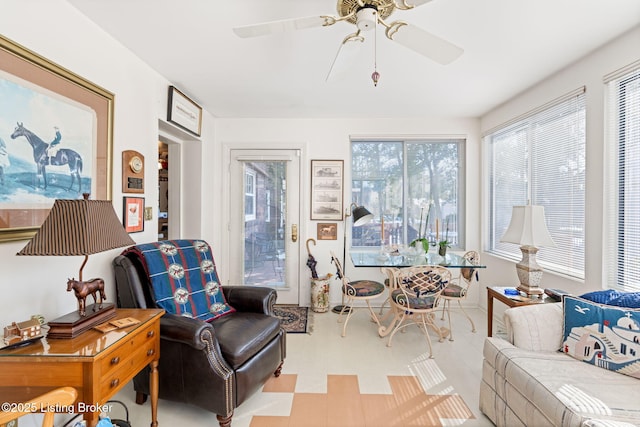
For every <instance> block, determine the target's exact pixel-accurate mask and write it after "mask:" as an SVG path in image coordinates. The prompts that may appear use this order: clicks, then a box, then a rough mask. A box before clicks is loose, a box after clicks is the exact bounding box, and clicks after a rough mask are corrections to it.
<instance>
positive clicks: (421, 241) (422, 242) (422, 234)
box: [409, 205, 431, 253]
mask: <svg viewBox="0 0 640 427" xmlns="http://www.w3.org/2000/svg"><path fill="white" fill-rule="evenodd" d="M423 213H424V207H422V208H420V223H419V226H418V237H417V238H416V239H413V240H412V241H411V243H409V246H411V247H412V248H416V247H417V248H420V247H422V249H423V250H424V252H425V253H427V252H429V240H428V239H427V237H426V234H427V224H429V215H430V214H431V205H429V210H428V211H427V217H426V218H425V220H424V230H423V228H422V216H423Z"/></svg>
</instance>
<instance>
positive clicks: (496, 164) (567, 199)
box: [485, 88, 586, 278]
mask: <svg viewBox="0 0 640 427" xmlns="http://www.w3.org/2000/svg"><path fill="white" fill-rule="evenodd" d="M585 119H586V117H585V95H584V88H581V89H580V90H578V91H575V92H573V93H571V94H568V95H566V96H564V97H562V98H561V99H558V100H555V101H553V102H551V103H549V104H547V105H544V106H542V107H540V108H538V109H536V110H535V111H533V112H531V113H529V114H527V115H524V116H522V117H519V118H518V119H516V120H512V121H510V122H509V123H507V124H505V125H503V126H502V127H499V128H496V129H494V130H492V131H491V133H489V134H488V135H486V136H485V143H486V144H487V146H488V151H487V152H488V156H489V157H488V167H489V183H488V186H489V197H490V200H489V204H488V205H489V220H490V223H489V242H488V244H489V248H488V251H489V252H492V253H495V254H498V255H502V256H505V257H508V258H512V259H518V260H519V259H520V258H521V252H520V248H519V247H518V245H515V244H512V243H501V242H500V239H501V237H502V235H503V234H504V232H505V231H506V229H507V227H508V225H509V222H510V220H511V211H512V207H513V206H515V205H526V204H527V203H529V202H530V203H531V204H534V205H542V206H544V208H545V216H546V220H547V227H548V229H549V232H550V233H551V236H552V238H553V240H554V242H555V244H556V247H555V248H552V247H544V248H539V249H540V251H539V252H538V257H537V259H538V262H539V263H540V264H541V265H543V267H544V268H545V269H547V270H550V271H556V272H559V273H562V274H565V275H569V276H572V277H578V278H584V212H585V205H584V195H585V121H586V120H585Z"/></svg>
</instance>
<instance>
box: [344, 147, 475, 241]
mask: <svg viewBox="0 0 640 427" xmlns="http://www.w3.org/2000/svg"><path fill="white" fill-rule="evenodd" d="M350 142H351V144H350V151H351V178H350V179H351V201H352V202H354V203H356V204H357V205H358V206H360V205H362V204H363V203H362V193H361V188H360V186H359V185H357V182H364V181H374V180H373V179H362V178H359V177H357V176H355V173H354V171H355V168H354V151H353V148H354V145H355V144H361V143H372V144H401V147H402V148H401V153H402V162H403V165H402V180H403V181H402V182H405V181H404V180H405V179H406V178H407V176H408V167H407V164H406V163H407V162H406V159H407V152H408V146H409V145H411V144H436V145H443V144H455V145H456V148H457V164H456V168H457V169H456V172H457V174H456V186H455V192H456V194H457V200H456V209H455V217H456V218H457V221H456V225H455V229H456V233H457V238H456V240H457V242H456V244H455V245H451V246H450V248H451V249H452V250H463V248H465V245H466V233H465V225H466V167H467V166H466V148H467V138H466V137H465V136H441V137H433V136H429V137H398V138H351V141H350ZM408 193H409V190H408V188H407V185H404V184H403V185H402V196H401V200H402V207H401V208H400V210H399V214H400V213H401V215H402V236H401V238H400V242H399V243H401V244H407V243H410V242H408V241H407V240H410V238H409V237H408V236H409V234H410V233H409V232H408V227H409V223H410V221H409V215H408V213H407V212H408V209H407V206H406V200H408V198H409V194H408ZM364 206H365V207H367V205H366V203H364ZM370 210H371V209H370ZM371 212H372V213H373V214H374V218H376V221H378V220H380V212H379V211H377V212H374V211H373V210H371ZM426 213H427V212H426V208H425V212H424V216H425V217H426ZM385 215H388V212H385ZM392 216H393V217H397V216H396V215H395V214H392ZM433 218H434V217H433V213H432V218H431V219H432V220H433ZM417 219H418V218H417V217H416V218H413V220H414V223H415V220H417ZM347 220H348V218H347ZM345 226H348V227H351V228H350V231H351V232H350V233H349V241H348V243H349V245H350V247H352V248H359V249H367V248H369V249H371V248H376V247H377V248H379V245H378V246H375V245H373V246H372V245H357V246H354V244H353V242H354V235H357V234H358V232H359V230H358V228H359V227H354V226H353V224H352V223H347V224H345ZM443 228H444V224H442V223H440V230H442V229H443ZM432 234H433V233H432ZM432 237H433V236H432ZM440 238H441V239H443V237H442V233H440ZM385 240H387V239H385ZM431 250H437V249H434V248H433V243H432V248H431Z"/></svg>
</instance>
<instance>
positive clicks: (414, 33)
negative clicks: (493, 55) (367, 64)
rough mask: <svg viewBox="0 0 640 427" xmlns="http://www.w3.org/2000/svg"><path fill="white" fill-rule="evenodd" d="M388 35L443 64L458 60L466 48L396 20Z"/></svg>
mask: <svg viewBox="0 0 640 427" xmlns="http://www.w3.org/2000/svg"><path fill="white" fill-rule="evenodd" d="M387 37H388V38H390V39H391V40H393V41H395V42H398V43H400V44H401V45H403V46H405V47H408V48H409V49H411V50H413V51H415V52H418V53H419V54H420V55H423V56H426V57H427V58H430V59H432V60H434V61H436V62H438V63H440V64H442V65H446V64H449V63H451V62H453V61H454V60H456V59H457V58H458V57H459V56H460V55H462V53H463V52H464V50H463V49H462V48H461V47H458V46H456V45H454V44H453V43H450V42H448V41H446V40H444V39H442V38H440V37H438V36H436V35H433V34H431V33H430V32H428V31H425V30H423V29H422V28H418V27H416V26H415V25H411V24H407V23H404V22H400V21H396V22H393V23H391V24H390V25H389V27H388V28H387Z"/></svg>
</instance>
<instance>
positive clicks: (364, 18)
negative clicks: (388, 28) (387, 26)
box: [356, 6, 378, 31]
mask: <svg viewBox="0 0 640 427" xmlns="http://www.w3.org/2000/svg"><path fill="white" fill-rule="evenodd" d="M377 22H378V11H377V10H376V9H375V8H373V7H371V6H365V7H363V8H362V9H360V10H359V11H358V12H356V26H357V27H358V29H359V30H360V31H367V30H370V29H372V28H374V27H375V26H376V23H377Z"/></svg>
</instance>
